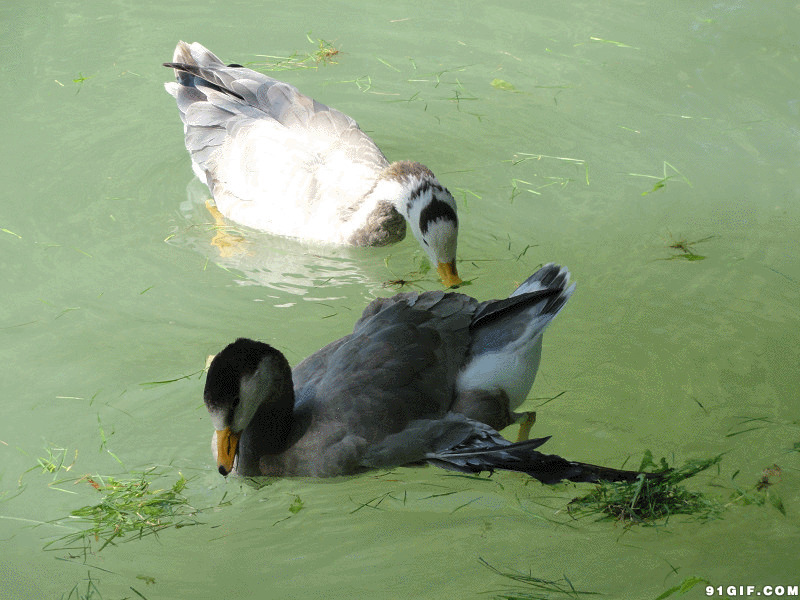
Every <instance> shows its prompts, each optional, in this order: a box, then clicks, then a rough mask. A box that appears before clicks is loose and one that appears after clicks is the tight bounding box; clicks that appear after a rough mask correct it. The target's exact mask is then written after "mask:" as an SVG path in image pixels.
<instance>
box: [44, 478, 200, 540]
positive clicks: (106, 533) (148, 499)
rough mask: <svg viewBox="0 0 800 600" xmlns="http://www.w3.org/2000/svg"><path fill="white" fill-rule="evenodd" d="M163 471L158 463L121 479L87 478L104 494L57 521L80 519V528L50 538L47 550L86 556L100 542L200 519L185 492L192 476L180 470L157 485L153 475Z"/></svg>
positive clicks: (184, 524)
mask: <svg viewBox="0 0 800 600" xmlns="http://www.w3.org/2000/svg"><path fill="white" fill-rule="evenodd" d="M158 477H161V474H160V473H158V472H157V471H156V470H155V467H153V468H151V469H148V470H147V471H144V472H142V473H140V474H139V476H138V477H135V478H133V479H116V478H114V477H104V476H100V475H96V476H94V477H90V476H88V475H87V476H85V477H82V478H81V479H79V480H77V481H76V483H77V482H81V481H85V482H86V483H87V484H89V485H91V486H92V487H93V488H94V489H95V490H97V492H98V493H99V494H101V495H102V498H101V500H100V502H98V503H97V504H92V505H89V506H84V507H82V508H78V509H75V510H73V511H72V512H71V513H70V515H69V516H68V517H65V518H63V519H58V520H57V521H56V522H61V523H63V522H72V523H77V525H78V527H79V529H78V531H75V532H74V533H70V534H67V535H65V536H62V537H60V538H58V539H56V540H53V541H51V542H48V543H47V544H46V545H45V546H44V549H45V550H51V551H61V550H68V551H71V552H74V551H79V552H81V553H82V554H83V555H84V556H86V555H87V554H89V553H91V552H93V549H94V545H99V547H98V548H97V552H101V551H102V550H104V549H105V548H106V547H107V546H108V545H116V543H117V542H118V541H129V540H133V539H141V538H143V537H145V536H148V535H154V534H158V532H160V531H162V530H163V529H166V528H168V527H175V528H181V527H186V526H189V525H197V524H198V523H199V522H198V521H197V519H196V515H197V513H198V510H197V509H195V508H194V507H192V506H191V505H190V504H189V500H188V499H187V498H186V497H185V496H184V495H183V490H184V489H185V488H186V485H187V483H188V482H187V479H186V478H185V477H184V476H183V475H180V476H179V477H178V480H177V481H175V483H173V484H172V485H171V486H170V487H167V488H163V489H152V487H151V485H152V481H153V480H154V479H156V478H158Z"/></svg>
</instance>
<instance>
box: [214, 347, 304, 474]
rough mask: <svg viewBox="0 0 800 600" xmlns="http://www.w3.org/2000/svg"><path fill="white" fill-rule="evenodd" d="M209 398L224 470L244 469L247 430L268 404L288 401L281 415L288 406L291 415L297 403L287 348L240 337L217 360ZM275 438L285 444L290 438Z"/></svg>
mask: <svg viewBox="0 0 800 600" xmlns="http://www.w3.org/2000/svg"><path fill="white" fill-rule="evenodd" d="M287 389H288V392H287ZM287 394H288V397H287ZM203 400H204V401H205V405H206V408H207V409H208V412H209V415H210V416H211V422H212V424H213V425H214V429H215V432H214V436H213V438H212V453H213V454H214V457H215V458H216V461H217V466H218V468H219V472H220V473H221V474H222V475H228V473H230V472H231V471H233V470H234V469H235V468H236V469H237V470H239V471H241V470H242V468H241V467H242V465H241V457H240V450H241V448H240V440H241V437H242V433H243V432H244V431H245V429H246V428H247V426H248V425H249V424H250V422H251V421H252V420H253V417H254V416H255V415H256V412H257V411H258V410H259V408H260V407H261V406H262V404H265V403H271V404H275V405H280V406H282V407H283V409H282V410H279V411H277V412H276V417H279V418H280V417H284V416H285V414H286V413H287V410H288V414H289V415H291V410H292V407H293V405H294V395H293V392H292V384H291V368H290V367H289V363H288V362H287V361H286V358H285V357H284V356H283V354H281V353H280V352H279V351H277V350H275V349H274V348H273V347H272V346H270V345H268V344H264V343H262V342H257V341H254V340H249V339H245V338H239V339H238V340H236V341H235V342H233V343H232V344H229V345H228V346H226V347H225V349H224V350H222V352H220V353H219V354H217V355H216V356H215V357H214V359H213V360H212V361H211V364H210V365H209V367H208V374H207V375H206V385H205V390H204V392H203ZM284 429H286V428H285V427H281V428H280V430H281V431H283V430H284ZM265 433H266V432H265ZM272 441H273V442H274V443H276V444H278V445H280V444H283V443H284V441H285V439H282V440H272Z"/></svg>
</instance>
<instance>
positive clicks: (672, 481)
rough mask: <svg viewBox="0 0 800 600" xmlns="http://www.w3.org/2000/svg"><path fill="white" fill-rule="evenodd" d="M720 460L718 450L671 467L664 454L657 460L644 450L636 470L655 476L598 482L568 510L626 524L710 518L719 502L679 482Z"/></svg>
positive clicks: (720, 508)
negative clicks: (684, 517) (681, 517)
mask: <svg viewBox="0 0 800 600" xmlns="http://www.w3.org/2000/svg"><path fill="white" fill-rule="evenodd" d="M720 460H722V455H721V454H720V455H718V456H715V457H713V458H708V459H703V460H689V461H686V462H685V463H684V465H683V466H682V467H678V468H672V467H670V466H669V465H668V464H667V461H666V459H664V458H662V459H661V460H660V461H659V463H658V464H656V463H655V462H654V461H653V455H652V453H651V452H650V451H649V450H647V451H646V452H645V455H644V458H643V459H642V463H641V465H640V466H639V471H643V472H644V471H648V472H649V473H653V474H655V476H652V475H651V476H649V477H648V476H646V475H644V474H643V475H640V476H639V477H638V478H637V479H636V480H635V481H632V482H601V483H600V484H598V485H597V486H596V487H595V488H594V489H593V490H592V491H591V492H590V493H588V494H586V495H585V496H581V497H579V498H574V499H572V500H571V501H570V503H569V505H568V510H569V511H570V513H572V514H577V515H578V516H585V515H600V520H607V519H613V520H617V521H621V522H622V523H624V524H625V526H626V527H627V526H631V525H634V524H641V525H652V524H653V523H654V522H655V521H658V520H661V519H668V518H669V517H670V516H672V515H676V514H683V515H693V516H695V517H697V518H699V519H710V518H713V517H715V516H717V515H718V514H719V513H720V512H721V510H722V507H721V506H720V504H719V503H718V502H717V501H715V500H712V499H710V498H706V496H705V495H703V494H702V493H700V492H692V491H689V490H687V489H686V488H685V487H683V486H682V485H680V484H681V482H683V481H685V480H686V479H689V478H690V477H694V476H695V475H697V474H698V473H700V472H701V471H705V470H706V469H708V468H709V467H711V466H713V465H716V464H718V463H719V462H720Z"/></svg>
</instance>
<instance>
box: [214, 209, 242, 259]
mask: <svg viewBox="0 0 800 600" xmlns="http://www.w3.org/2000/svg"><path fill="white" fill-rule="evenodd" d="M206 208H207V209H208V212H210V213H211V216H212V217H213V219H214V230H215V231H216V234H214V237H213V238H212V239H211V245H212V246H216V247H217V248H218V249H219V255H220V256H221V257H223V258H229V257H231V256H236V255H237V254H244V252H245V250H244V244H245V239H244V238H243V237H242V236H240V235H236V234H234V233H231V232H230V231H228V230H229V229H230V226H229V225H228V224H227V223H226V222H225V217H224V216H222V213H221V212H219V209H218V208H217V207H216V206H215V205H214V203H213V202H212V201H211V200H206Z"/></svg>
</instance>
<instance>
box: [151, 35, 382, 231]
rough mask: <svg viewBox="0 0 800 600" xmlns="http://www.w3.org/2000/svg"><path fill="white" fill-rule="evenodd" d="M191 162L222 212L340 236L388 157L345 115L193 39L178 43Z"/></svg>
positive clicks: (172, 86)
mask: <svg viewBox="0 0 800 600" xmlns="http://www.w3.org/2000/svg"><path fill="white" fill-rule="evenodd" d="M173 60H174V63H175V64H176V65H177V64H179V65H181V69H176V76H177V78H178V81H177V82H170V83H167V84H166V89H167V91H168V92H169V93H170V94H172V95H173V96H174V97H175V99H176V100H177V103H178V108H179V110H180V112H181V118H182V120H183V122H184V132H185V141H186V147H187V149H188V150H189V152H190V154H191V156H192V166H193V168H194V171H195V173H196V174H197V175H198V177H200V179H201V180H203V181H205V182H206V184H207V185H208V187H209V189H210V190H211V193H212V195H213V196H214V200H215V202H216V204H217V207H218V208H219V210H220V212H222V213H223V214H224V215H225V216H227V217H228V218H230V219H232V220H234V221H236V222H238V223H241V224H244V225H247V226H250V227H253V228H256V229H261V230H264V231H269V232H271V233H275V234H279V235H288V236H293V237H299V238H304V239H311V240H317V241H323V242H334V243H343V242H346V241H347V239H346V238H347V237H349V236H351V235H352V231H351V226H350V223H349V221H350V220H351V217H352V216H353V215H354V213H356V211H358V209H359V208H361V203H362V202H363V199H364V197H365V196H366V195H367V193H368V192H369V191H370V189H371V188H372V186H373V185H374V184H375V181H376V179H377V177H378V176H379V174H380V173H381V171H382V170H383V169H384V168H386V166H387V165H388V162H387V160H386V158H385V157H384V155H383V154H382V153H381V151H380V150H379V149H378V147H377V146H376V145H375V143H374V142H373V141H372V140H371V139H370V138H369V137H368V136H367V135H366V134H365V133H364V132H363V131H361V129H360V128H359V127H358V124H357V123H356V122H355V121H354V120H353V119H351V118H350V117H348V116H347V115H345V114H344V113H342V112H340V111H337V110H335V109H332V108H330V107H328V106H325V105H324V104H321V103H319V102H317V101H316V100H313V99H312V98H309V97H308V96H305V95H303V94H301V93H300V92H299V91H298V90H297V89H296V88H295V87H293V86H291V85H289V84H287V83H283V82H281V81H277V80H275V79H272V78H271V77H268V76H266V75H263V74H261V73H257V72H255V71H253V70H251V69H246V68H244V67H240V66H238V65H233V66H226V65H225V64H224V63H222V61H220V60H219V58H217V57H216V56H215V55H214V54H213V53H211V52H210V51H208V50H207V49H206V48H204V47H203V46H202V45H200V44H197V43H195V44H186V43H184V42H180V43H179V44H178V46H177V48H176V49H175V55H174V58H173Z"/></svg>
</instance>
